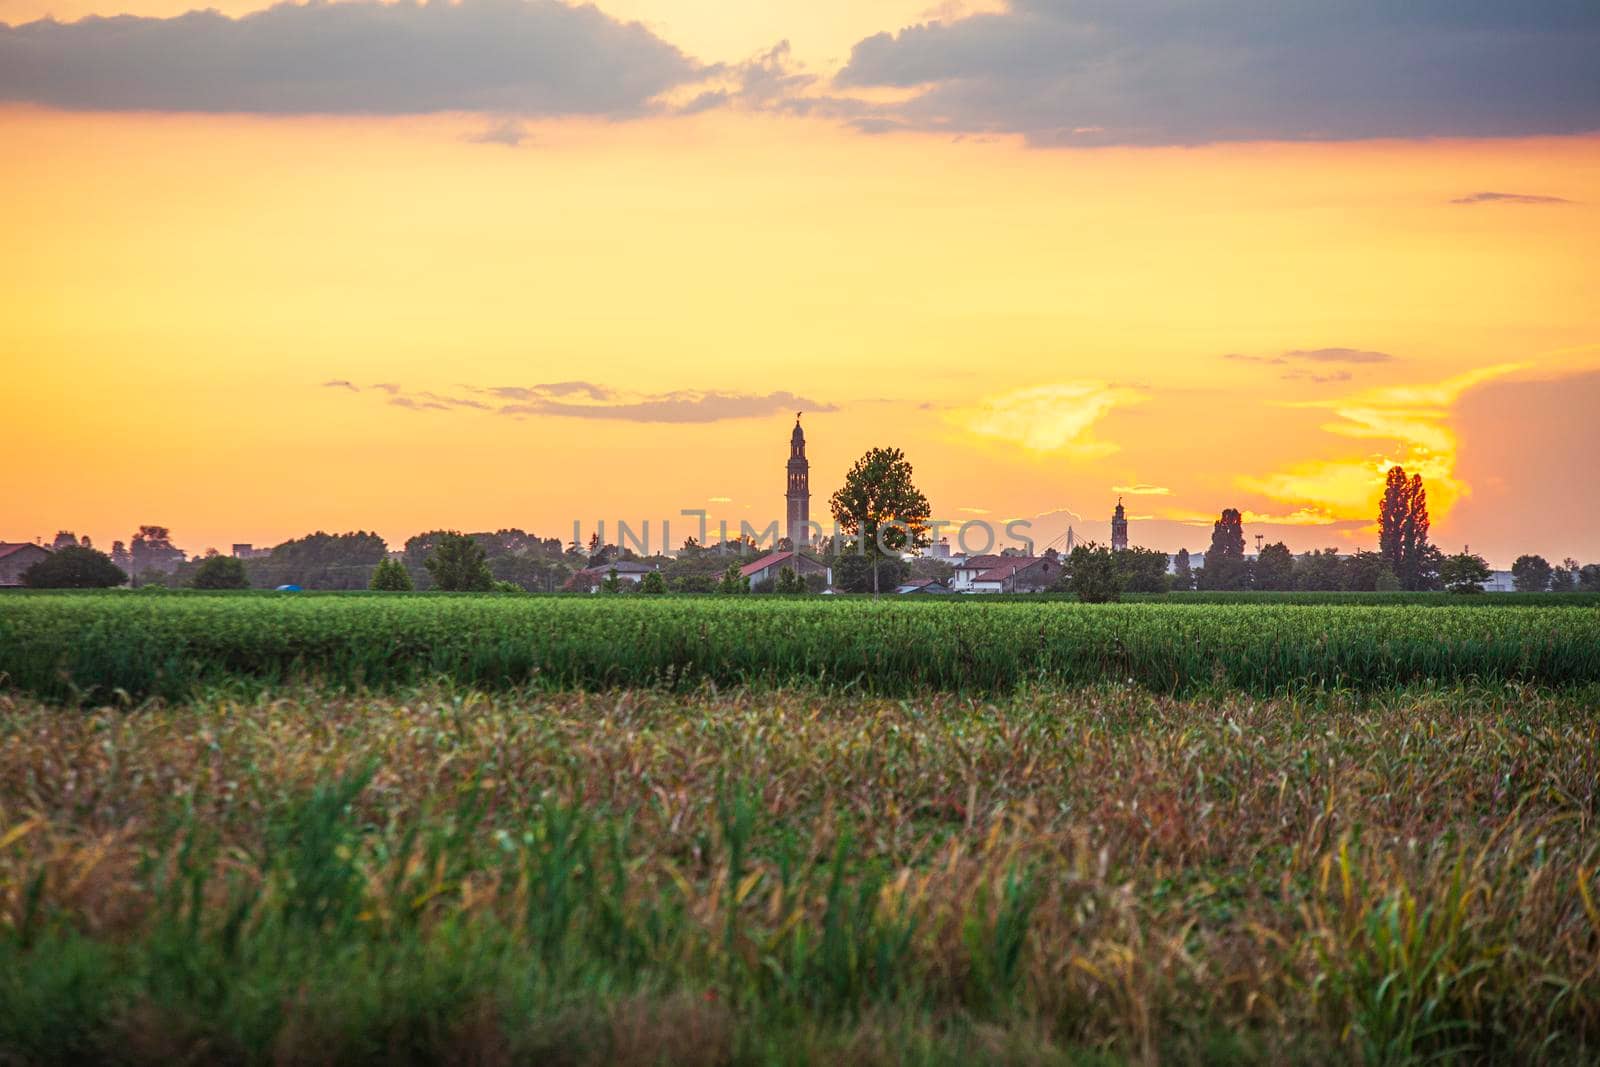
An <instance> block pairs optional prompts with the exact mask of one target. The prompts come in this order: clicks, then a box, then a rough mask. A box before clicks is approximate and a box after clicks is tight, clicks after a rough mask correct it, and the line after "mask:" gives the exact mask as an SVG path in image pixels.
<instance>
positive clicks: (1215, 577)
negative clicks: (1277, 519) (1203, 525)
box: [1200, 508, 1250, 589]
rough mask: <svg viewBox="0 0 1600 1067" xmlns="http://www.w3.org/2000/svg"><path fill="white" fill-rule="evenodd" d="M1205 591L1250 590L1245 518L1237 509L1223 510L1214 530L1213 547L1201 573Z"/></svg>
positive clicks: (1212, 535) (1213, 527) (1201, 584)
mask: <svg viewBox="0 0 1600 1067" xmlns="http://www.w3.org/2000/svg"><path fill="white" fill-rule="evenodd" d="M1200 587H1201V588H1202V589H1248V588H1249V587H1250V568H1249V566H1248V565H1247V564H1246V563H1245V560H1244V518H1243V516H1241V515H1240V514H1239V510H1238V509H1237V508H1224V509H1223V511H1222V515H1221V516H1220V517H1219V518H1218V519H1217V521H1216V523H1215V524H1214V525H1213V526H1212V527H1211V547H1210V549H1208V550H1207V551H1206V566H1205V569H1204V570H1202V571H1201V572H1200Z"/></svg>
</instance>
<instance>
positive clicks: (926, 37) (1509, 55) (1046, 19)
mask: <svg viewBox="0 0 1600 1067" xmlns="http://www.w3.org/2000/svg"><path fill="white" fill-rule="evenodd" d="M1596 54H1600V5H1596V4H1595V3H1594V2H1593V0H1526V2H1523V3H1517V4H1489V3H1462V2H1458V0H1408V2H1404V3H1397V2H1395V0H1351V2H1348V3H1340V4H1312V3H1285V2H1283V0H1212V2H1208V3H1204V4H1197V3H1193V2H1192V0H1012V3H1011V5H1010V10H1009V11H1007V12H1005V13H1000V14H980V15H975V16H972V17H969V18H962V19H958V20H955V21H950V22H944V21H933V22H926V23H923V24H921V25H918V26H913V27H910V28H908V29H904V30H901V31H900V32H899V33H896V34H889V33H880V34H877V35H875V36H872V37H868V38H866V39H865V40H862V41H860V42H858V43H857V44H856V45H855V48H854V49H853V51H852V52H851V55H850V60H849V62H848V63H847V64H846V66H845V67H844V69H843V70H842V71H841V72H840V73H839V75H838V77H837V79H836V82H837V84H838V85H839V86H841V87H844V88H849V89H861V88H876V87H896V88H900V89H915V90H917V93H916V94H915V95H914V96H913V98H912V99H911V100H910V101H909V102H907V103H904V104H902V105H898V106H894V107H889V108H886V109H885V110H884V111H883V115H884V117H885V119H887V120H889V121H892V122H894V123H896V124H898V125H900V126H902V127H905V128H914V129H933V130H945V131H950V132H958V133H1015V134H1022V135H1024V136H1025V137H1026V138H1027V139H1028V140H1029V141H1031V142H1033V143H1035V144H1043V145H1096V144H1145V145H1153V144H1159V145H1171V144H1201V143H1207V142H1215V141H1241V140H1352V139H1363V138H1374V137H1451V136H1454V137H1499V136H1526V135H1539V134H1570V133H1578V132H1586V131H1590V130H1595V129H1600V78H1596V77H1595V75H1594V57H1595V55H1596Z"/></svg>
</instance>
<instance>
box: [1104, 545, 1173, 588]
mask: <svg viewBox="0 0 1600 1067" xmlns="http://www.w3.org/2000/svg"><path fill="white" fill-rule="evenodd" d="M1112 556H1113V558H1114V560H1115V561H1116V564H1117V583H1118V585H1119V586H1120V587H1121V591H1122V592H1124V593H1165V592H1166V591H1167V588H1168V586H1169V585H1170V582H1169V580H1168V578H1167V554H1166V553H1165V552H1157V551H1156V550H1155V549H1153V548H1138V547H1135V548H1125V549H1123V550H1122V551H1121V552H1113V553H1112Z"/></svg>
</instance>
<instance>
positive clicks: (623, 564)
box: [567, 559, 656, 593]
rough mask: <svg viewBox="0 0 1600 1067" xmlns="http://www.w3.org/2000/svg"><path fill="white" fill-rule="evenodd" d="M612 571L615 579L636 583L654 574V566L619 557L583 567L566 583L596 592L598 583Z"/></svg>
mask: <svg viewBox="0 0 1600 1067" xmlns="http://www.w3.org/2000/svg"><path fill="white" fill-rule="evenodd" d="M612 571H616V572H617V581H619V582H628V583H630V584H632V585H638V584H639V583H640V582H642V581H644V576H645V575H647V574H654V573H655V571H656V568H655V567H653V566H651V565H650V564H648V563H640V562H639V561H638V560H633V559H619V560H617V561H616V562H615V563H601V564H598V565H596V566H593V567H585V568H584V569H583V570H581V571H578V572H577V573H576V574H574V575H573V576H572V577H571V578H569V579H567V585H568V587H569V588H572V589H581V590H587V591H588V592H591V593H593V592H597V591H598V590H599V589H600V584H601V583H602V582H604V581H605V580H606V579H607V578H608V577H610V576H611V572H612Z"/></svg>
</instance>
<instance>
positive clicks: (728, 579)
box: [717, 563, 750, 595]
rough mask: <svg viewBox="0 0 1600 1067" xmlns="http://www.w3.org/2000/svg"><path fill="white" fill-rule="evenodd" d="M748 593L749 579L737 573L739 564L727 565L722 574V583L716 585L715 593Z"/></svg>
mask: <svg viewBox="0 0 1600 1067" xmlns="http://www.w3.org/2000/svg"><path fill="white" fill-rule="evenodd" d="M749 591H750V579H749V578H746V577H745V576H744V575H742V574H740V573H739V564H737V563H730V564H728V566H727V568H726V569H725V570H723V572H722V581H721V582H720V583H719V584H718V585H717V592H719V593H727V594H730V595H732V594H737V593H748V592H749Z"/></svg>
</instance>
